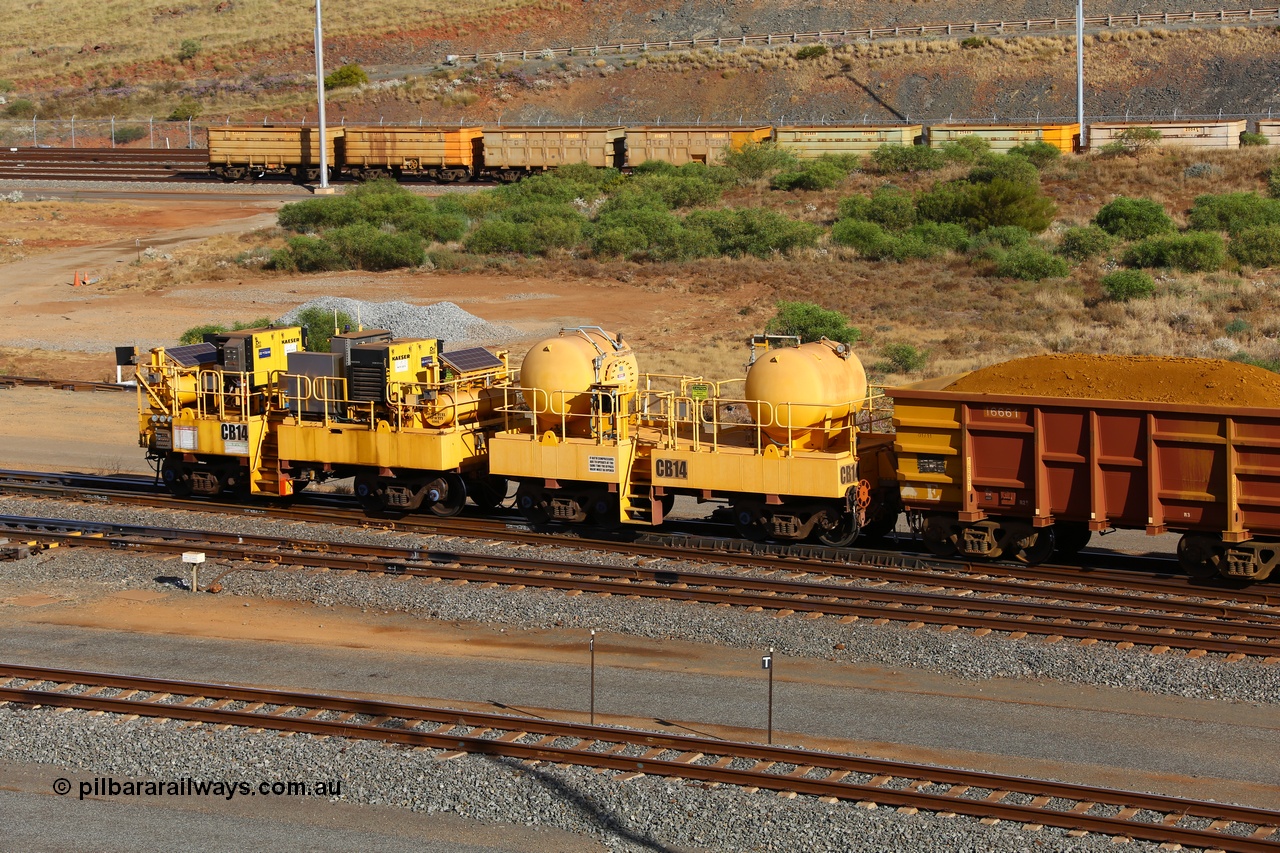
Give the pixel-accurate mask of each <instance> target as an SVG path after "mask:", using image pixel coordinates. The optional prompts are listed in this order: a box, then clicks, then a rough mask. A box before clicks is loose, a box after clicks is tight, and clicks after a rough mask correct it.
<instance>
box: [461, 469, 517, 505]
mask: <svg viewBox="0 0 1280 853" xmlns="http://www.w3.org/2000/svg"><path fill="white" fill-rule="evenodd" d="M507 489H508V485H507V481H506V478H504V477H495V476H492V475H489V476H485V477H477V478H476V479H474V480H468V481H467V497H469V498H471V502H472V503H473V504H475V505H476V506H478V507H479V508H480V509H483V510H485V511H489V510H494V509H497V508H498V507H500V506H501V505H502V502H503V501H505V500H506V499H507Z"/></svg>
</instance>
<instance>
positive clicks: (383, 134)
mask: <svg viewBox="0 0 1280 853" xmlns="http://www.w3.org/2000/svg"><path fill="white" fill-rule="evenodd" d="M1246 127H1247V125H1246V122H1245V121H1244V120H1206V121H1157V122H1150V121H1133V122H1098V123H1095V124H1092V125H1090V126H1089V149H1090V150H1098V149H1100V148H1102V147H1103V146H1105V145H1107V144H1109V143H1111V142H1115V141H1117V140H1118V139H1122V138H1123V137H1122V136H1121V134H1123V133H1124V132H1125V131H1126V130H1130V129H1132V128H1152V129H1155V130H1156V131H1158V132H1159V134H1160V138H1159V140H1156V141H1155V144H1157V145H1161V146H1175V147H1176V146H1181V147H1188V146H1190V147H1199V148H1238V147H1239V145H1240V134H1241V133H1243V132H1244V131H1245V130H1246ZM1257 127H1258V132H1259V133H1261V134H1262V135H1263V136H1266V137H1267V138H1269V139H1271V138H1274V139H1277V140H1280V121H1270V120H1264V121H1259V122H1258V123H1257ZM968 136H976V137H978V138H980V139H983V140H985V141H986V142H987V143H988V144H989V145H990V146H991V150H992V151H996V152H999V153H1003V152H1006V151H1008V150H1009V149H1011V148H1013V147H1015V146H1018V145H1023V144H1026V143H1030V142H1044V143H1046V144H1049V145H1052V146H1054V147H1055V148H1057V149H1058V150H1060V151H1063V152H1071V151H1075V150H1077V149H1078V147H1079V144H1080V125H1079V124H1075V123H1056V124H1055V123H1047V124H1039V123H1032V124H1028V123H1016V122H1015V123H980V124H975V123H968V124H948V123H939V124H934V125H932V126H931V127H929V129H928V131H927V133H926V131H925V128H924V126H923V125H920V124H896V125H865V124H863V125H779V126H776V127H769V126H762V127H750V126H745V125H724V126H712V125H653V126H634V127H623V126H621V125H614V126H599V127H589V126H581V125H565V126H554V125H526V126H518V125H510V126H509V125H501V126H498V127H479V126H456V127H454V126H449V127H443V126H441V127H424V126H421V125H367V126H366V125H338V126H334V127H330V128H328V129H327V130H326V133H325V137H326V145H325V148H326V154H327V158H328V163H329V164H330V168H331V170H332V175H333V177H334V178H335V179H336V178H337V177H338V176H339V175H340V174H343V173H345V174H348V175H350V176H351V177H352V178H355V179H356V180H371V179H375V178H383V177H390V178H394V179H396V180H402V179H408V178H418V179H426V180H434V181H438V182H440V183H451V182H457V181H468V180H494V181H516V180H519V179H521V178H523V177H527V176H528V175H533V174H538V173H540V172H545V171H547V170H549V169H555V168H558V167H560V166H565V165H570V164H575V163H585V164H587V165H590V166H595V167H598V168H606V167H609V168H614V169H620V170H623V171H626V170H629V169H631V168H634V167H635V166H638V165H639V164H641V163H643V162H645V161H647V160H660V161H663V162H667V163H672V164H674V165H677V166H680V165H683V164H685V163H693V162H697V163H706V164H708V165H710V164H713V163H715V162H716V161H717V160H718V159H719V158H720V156H721V155H722V153H723V152H724V151H726V150H731V151H736V150H739V149H740V148H741V147H742V146H743V145H745V144H747V143H749V142H772V143H774V144H776V145H777V146H778V147H780V148H784V149H787V150H789V151H792V152H793V153H794V154H795V155H796V156H797V157H798V158H799V159H801V160H808V159H814V158H817V157H821V156H823V155H824V154H834V155H840V154H867V153H870V152H872V151H875V150H876V149H877V148H879V147H880V146H881V145H921V144H925V143H926V142H927V144H929V145H930V146H932V147H934V148H938V147H941V146H943V145H946V144H947V143H951V142H955V141H956V140H958V139H961V138H963V137H968ZM319 163H320V160H319V130H318V128H315V127H301V126H297V125H293V126H282V125H228V126H221V127H219V126H216V125H215V126H211V127H210V128H209V171H210V172H211V173H212V174H214V175H216V176H218V177H220V178H222V179H223V180H226V181H238V180H244V179H256V178H259V177H264V176H266V175H289V176H291V177H293V178H294V179H295V180H297V181H312V180H315V179H316V178H318V177H319V175H320V171H319V169H320V166H319Z"/></svg>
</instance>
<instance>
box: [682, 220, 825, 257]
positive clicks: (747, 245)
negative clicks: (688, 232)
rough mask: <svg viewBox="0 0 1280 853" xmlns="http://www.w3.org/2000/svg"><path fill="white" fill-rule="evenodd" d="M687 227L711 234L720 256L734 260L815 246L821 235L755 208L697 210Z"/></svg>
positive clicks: (802, 224) (815, 228)
mask: <svg viewBox="0 0 1280 853" xmlns="http://www.w3.org/2000/svg"><path fill="white" fill-rule="evenodd" d="M684 224H685V226H686V227H687V228H690V229H695V230H703V231H707V232H710V233H711V234H712V235H713V236H714V237H715V239H716V243H717V245H718V246H719V249H720V254H722V255H728V256H729V257H733V258H737V257H741V256H743V255H755V256H756V257H758V258H767V257H769V256H771V255H773V254H775V253H778V252H788V251H790V250H792V249H797V248H801V247H804V246H812V245H813V244H814V243H816V242H817V240H818V235H820V234H821V233H822V229H821V228H819V227H818V226H817V225H812V224H810V223H808V222H800V221H798V220H795V219H791V218H789V217H786V216H783V215H782V214H780V213H775V212H773V211H771V210H764V209H762V208H755V207H748V208H735V209H733V210H695V211H694V212H693V213H690V214H689V215H688V216H687V217H685V221H684Z"/></svg>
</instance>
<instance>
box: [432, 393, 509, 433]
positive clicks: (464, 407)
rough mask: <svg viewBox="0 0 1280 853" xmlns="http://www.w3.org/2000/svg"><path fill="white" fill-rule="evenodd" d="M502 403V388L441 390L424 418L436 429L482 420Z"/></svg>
mask: <svg viewBox="0 0 1280 853" xmlns="http://www.w3.org/2000/svg"><path fill="white" fill-rule="evenodd" d="M500 405H502V389H501V388H468V387H462V388H456V389H450V390H448V391H441V392H440V396H439V397H437V398H436V399H435V401H434V402H433V403H432V405H431V408H430V409H428V410H427V412H426V414H425V415H424V416H423V419H424V420H425V421H426V422H427V424H428V426H431V427H434V428H436V429H445V428H446V427H451V426H455V425H458V424H472V423H476V422H478V421H482V420H484V419H485V418H488V417H490V416H491V415H492V414H493V410H494V409H495V408H497V407H498V406H500Z"/></svg>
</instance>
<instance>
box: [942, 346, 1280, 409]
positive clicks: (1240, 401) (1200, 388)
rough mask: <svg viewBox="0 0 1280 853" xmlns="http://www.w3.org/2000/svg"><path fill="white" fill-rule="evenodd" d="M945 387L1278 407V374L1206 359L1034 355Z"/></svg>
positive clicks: (1065, 395) (996, 391)
mask: <svg viewBox="0 0 1280 853" xmlns="http://www.w3.org/2000/svg"><path fill="white" fill-rule="evenodd" d="M944 390H946V391H962V392H971V393H980V394H1018V395H1027V396H1038V397H1078V398H1083V399H1089V400H1129V401H1134V402H1144V403H1184V404H1194V405H1202V406H1247V407H1258V408H1280V376H1277V375H1276V374H1274V373H1272V372H1271V371H1269V370H1264V369H1262V368H1260V367H1254V366H1252V365H1248V364H1241V363H1239V362H1235V361H1222V360H1220V359H1211V358H1168V357H1159V356H1137V355H1135V356H1118V355H1085V354H1082V353H1074V354H1057V355H1037V356H1032V357H1031V358H1020V359H1017V360H1016V361H1009V362H1005V363H1004V364H997V365H993V366H991V367H985V368H983V369H981V370H975V371H974V372H973V373H970V374H968V375H967V376H964V377H961V378H960V379H958V380H956V381H955V382H953V383H951V384H950V385H948V386H947V387H946V388H945V389H944Z"/></svg>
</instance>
